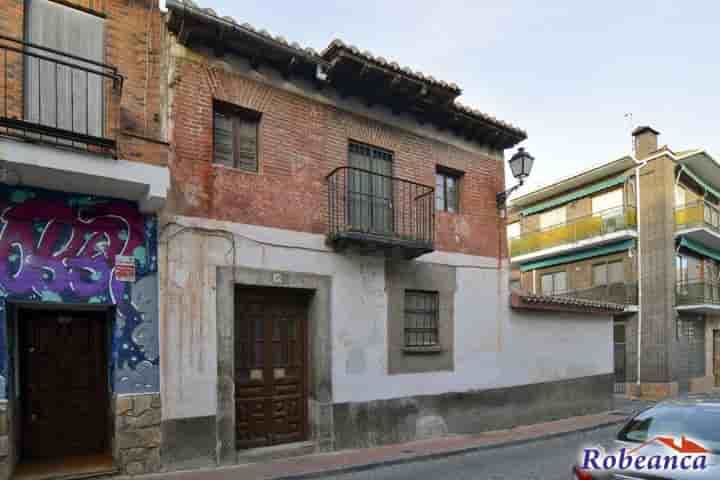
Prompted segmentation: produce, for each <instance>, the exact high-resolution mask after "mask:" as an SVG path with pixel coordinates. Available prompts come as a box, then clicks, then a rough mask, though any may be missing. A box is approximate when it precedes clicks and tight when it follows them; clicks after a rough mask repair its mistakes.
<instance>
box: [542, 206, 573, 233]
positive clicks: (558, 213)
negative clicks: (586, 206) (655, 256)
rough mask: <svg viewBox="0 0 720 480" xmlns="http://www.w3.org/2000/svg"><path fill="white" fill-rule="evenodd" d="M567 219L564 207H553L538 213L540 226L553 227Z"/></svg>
mask: <svg viewBox="0 0 720 480" xmlns="http://www.w3.org/2000/svg"><path fill="white" fill-rule="evenodd" d="M566 221H567V210H566V209H565V207H560V208H554V209H552V210H548V211H546V212H543V213H541V214H540V228H541V229H544V228H548V227H553V226H555V225H560V224H563V223H565V222H566Z"/></svg>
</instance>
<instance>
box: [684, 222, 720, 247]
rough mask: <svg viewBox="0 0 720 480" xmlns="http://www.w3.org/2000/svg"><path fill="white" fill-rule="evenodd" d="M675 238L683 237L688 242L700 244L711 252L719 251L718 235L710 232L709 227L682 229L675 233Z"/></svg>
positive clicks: (719, 237)
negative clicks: (687, 239)
mask: <svg viewBox="0 0 720 480" xmlns="http://www.w3.org/2000/svg"><path fill="white" fill-rule="evenodd" d="M675 236H676V237H680V236H684V237H687V238H689V239H690V240H695V241H696V242H698V243H702V244H703V245H705V246H706V247H708V248H711V249H713V250H720V233H718V232H716V231H714V230H712V229H711V228H710V227H706V226H698V227H690V228H683V229H682V230H678V231H676V232H675Z"/></svg>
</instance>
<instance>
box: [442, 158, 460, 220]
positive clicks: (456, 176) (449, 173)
mask: <svg viewBox="0 0 720 480" xmlns="http://www.w3.org/2000/svg"><path fill="white" fill-rule="evenodd" d="M464 175H465V174H464V173H463V172H461V171H459V170H454V169H451V168H447V167H443V166H440V165H438V166H437V168H436V169H435V189H436V191H435V210H436V211H440V212H446V213H451V214H454V215H457V214H459V213H460V185H461V182H462V178H463V176H464ZM438 177H440V178H442V205H441V206H440V207H438V201H439V200H440V199H439V198H438V195H439V193H440V191H439V190H438ZM448 178H452V179H453V180H454V181H455V206H454V207H455V209H454V210H450V207H449V204H448Z"/></svg>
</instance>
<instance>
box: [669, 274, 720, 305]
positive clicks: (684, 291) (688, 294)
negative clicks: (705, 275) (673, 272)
mask: <svg viewBox="0 0 720 480" xmlns="http://www.w3.org/2000/svg"><path fill="white" fill-rule="evenodd" d="M675 303H676V304H677V307H678V309H679V310H691V311H692V310H696V311H698V312H703V311H706V310H707V311H711V310H712V311H717V310H720V283H717V282H711V281H707V280H687V281H682V282H678V283H677V286H676V289H675Z"/></svg>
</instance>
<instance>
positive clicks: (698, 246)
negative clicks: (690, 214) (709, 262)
mask: <svg viewBox="0 0 720 480" xmlns="http://www.w3.org/2000/svg"><path fill="white" fill-rule="evenodd" d="M680 246H681V247H685V248H687V249H689V250H692V251H693V252H695V253H699V254H700V255H703V256H705V257H710V258H712V259H714V260H717V261H719V262H720V251H717V250H713V249H712V248H709V247H706V246H705V245H703V244H702V243H700V242H696V241H695V240H692V239H690V238H688V237H686V236H683V237H681V238H680Z"/></svg>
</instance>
